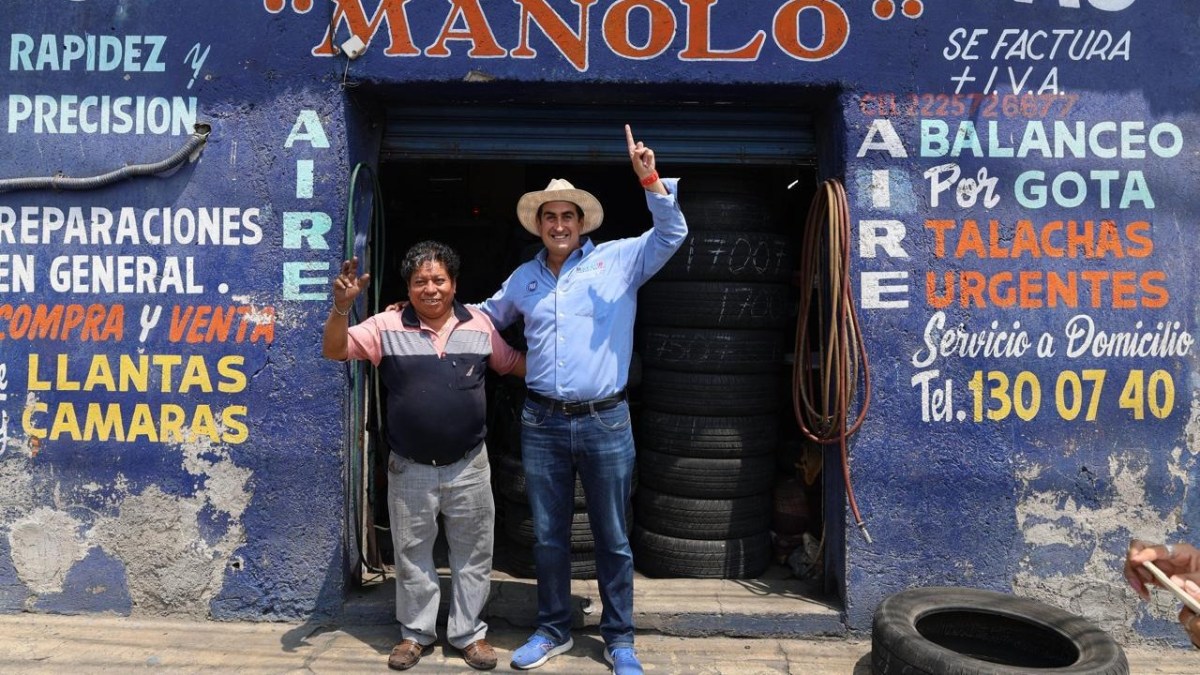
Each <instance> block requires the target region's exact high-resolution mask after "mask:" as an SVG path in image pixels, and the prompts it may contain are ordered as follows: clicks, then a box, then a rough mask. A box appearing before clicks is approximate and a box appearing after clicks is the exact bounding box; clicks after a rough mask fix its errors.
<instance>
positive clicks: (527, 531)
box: [504, 501, 596, 551]
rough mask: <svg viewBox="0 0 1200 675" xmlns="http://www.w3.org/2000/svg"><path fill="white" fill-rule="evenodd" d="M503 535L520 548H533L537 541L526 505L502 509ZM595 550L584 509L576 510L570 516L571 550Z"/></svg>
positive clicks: (521, 504) (518, 504) (513, 505)
mask: <svg viewBox="0 0 1200 675" xmlns="http://www.w3.org/2000/svg"><path fill="white" fill-rule="evenodd" d="M504 534H505V535H507V536H508V538H509V539H510V540H512V541H513V542H515V543H517V544H520V545H521V546H533V544H534V542H535V541H537V537H536V535H534V533H533V513H532V512H530V510H529V505H528V504H523V503H521V502H511V501H510V502H507V503H506V504H505V509H504ZM594 548H596V540H595V539H594V538H592V526H591V524H590V522H589V521H588V513H587V511H586V510H585V509H576V511H575V513H573V514H572V516H571V550H572V551H591V550H593V549H594Z"/></svg>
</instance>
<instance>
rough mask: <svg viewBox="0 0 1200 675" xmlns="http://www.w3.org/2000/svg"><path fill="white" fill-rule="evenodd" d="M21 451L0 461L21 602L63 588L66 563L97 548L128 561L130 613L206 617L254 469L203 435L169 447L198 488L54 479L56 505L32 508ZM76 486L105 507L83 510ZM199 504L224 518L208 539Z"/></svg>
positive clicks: (240, 538)
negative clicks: (183, 491) (171, 490)
mask: <svg viewBox="0 0 1200 675" xmlns="http://www.w3.org/2000/svg"><path fill="white" fill-rule="evenodd" d="M24 450H25V452H21V451H20V449H18V452H10V453H9V455H8V457H6V458H5V459H4V460H3V461H0V504H4V505H5V506H4V508H3V510H2V511H0V514H2V516H3V520H2V521H0V527H3V529H4V530H6V533H7V540H8V544H9V550H10V551H11V558H12V564H13V567H14V569H15V571H16V574H17V577H18V578H19V579H20V580H21V582H22V583H23V584H24V585H25V586H26V588H27V590H28V593H29V595H28V597H27V598H26V600H25V607H26V609H30V610H33V609H36V606H37V602H38V600H39V598H40V597H42V596H45V595H48V594H54V593H61V592H62V591H63V590H64V589H63V582H64V580H65V579H66V578H67V575H68V573H69V572H70V571H71V569H72V567H73V566H74V565H75V564H77V563H79V562H80V561H82V560H84V558H85V557H86V556H87V555H88V552H89V551H90V550H92V549H93V548H100V549H102V550H103V551H104V552H105V553H107V554H108V555H110V556H112V557H114V558H116V559H117V560H119V561H120V562H121V563H122V564H123V565H124V568H125V584H126V586H127V588H128V591H129V595H130V597H131V598H132V600H133V605H132V613H133V614H134V615H165V614H170V615H177V616H187V617H194V618H205V617H207V616H208V615H209V602H210V601H211V600H212V598H213V597H214V596H215V595H216V593H217V592H218V591H219V590H220V588H221V585H222V583H223V579H224V576H225V574H226V569H227V564H226V563H227V562H228V561H229V559H230V557H231V556H232V555H233V554H234V552H235V551H236V550H237V548H238V547H239V546H240V545H242V544H243V543H244V542H245V531H244V529H243V527H242V525H241V518H242V516H243V514H244V513H245V511H246V509H247V507H248V506H249V504H250V499H251V497H252V493H251V490H250V482H251V474H250V471H248V470H247V469H244V468H242V467H239V466H237V465H235V464H234V463H233V461H232V460H231V459H230V457H229V452H228V450H227V449H225V448H222V447H219V446H214V445H211V444H209V443H206V442H193V443H185V444H181V445H178V446H175V447H174V448H171V451H172V452H177V453H178V454H179V459H180V465H181V468H182V469H183V470H184V471H185V472H186V474H187V476H189V477H190V478H191V479H192V480H193V481H194V486H195V491H194V493H192V494H190V495H188V496H178V495H171V494H167V493H166V492H164V491H163V490H162V489H161V488H159V487H158V486H156V485H149V486H147V487H146V488H145V489H143V490H142V491H141V492H139V493H136V494H135V493H132V492H131V489H130V487H129V482H128V481H127V480H126V479H125V478H124V477H123V476H119V477H118V479H117V480H116V481H115V482H114V485H113V486H112V488H111V489H110V490H102V489H101V488H100V486H98V485H96V484H95V483H87V484H84V485H82V486H79V487H78V488H71V487H70V486H69V485H68V484H66V483H65V482H64V481H62V480H60V479H59V478H56V477H52V478H50V479H49V480H50V483H51V484H52V489H51V492H52V494H53V495H54V499H53V504H52V505H47V506H36V507H35V506H34V504H35V503H36V500H35V498H34V487H33V484H34V478H33V471H34V470H36V469H35V467H34V465H33V462H32V459H33V456H32V454H31V453H29V452H28V449H27V448H25V449H24ZM51 473H53V471H52V472H51ZM76 492H77V493H78V494H86V493H95V492H104V496H103V501H105V502H106V503H107V504H108V506H109V508H106V509H104V511H103V512H96V511H94V510H92V509H90V508H87V507H81V506H80V504H79V503H78V502H76V501H75V500H73V499H72V497H71V495H72V493H76ZM205 507H208V509H210V510H212V511H214V512H216V513H218V514H222V515H223V516H225V517H227V518H228V525H227V527H226V528H225V531H224V533H223V535H222V536H220V538H219V539H217V540H216V541H213V542H209V541H206V538H205V536H203V535H202V533H201V531H200V526H199V521H200V518H201V511H202V509H205ZM76 513H80V514H84V515H83V516H76V515H74V514H76Z"/></svg>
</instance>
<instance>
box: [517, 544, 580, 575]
mask: <svg viewBox="0 0 1200 675" xmlns="http://www.w3.org/2000/svg"><path fill="white" fill-rule="evenodd" d="M498 567H499V568H500V569H501V570H503V571H505V572H508V573H509V574H511V575H513V576H516V577H521V578H523V579H536V578H537V570H536V566H535V565H534V564H533V549H532V548H530V547H528V546H522V545H520V544H517V543H510V544H509V546H507V547H506V549H505V552H504V555H503V557H502V559H501V561H500V565H498ZM571 578H572V579H595V578H596V558H595V556H594V554H593V552H592V551H572V552H571Z"/></svg>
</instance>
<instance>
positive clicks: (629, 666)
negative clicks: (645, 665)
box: [604, 647, 643, 675]
mask: <svg viewBox="0 0 1200 675" xmlns="http://www.w3.org/2000/svg"><path fill="white" fill-rule="evenodd" d="M604 660H605V661H608V663H609V665H611V666H612V669H613V675H642V672H643V671H642V662H641V661H638V657H637V654H636V653H634V651H633V647H617V648H616V649H609V648H608V647H605V648H604Z"/></svg>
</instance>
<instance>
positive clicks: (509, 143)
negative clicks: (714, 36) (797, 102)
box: [381, 102, 816, 166]
mask: <svg viewBox="0 0 1200 675" xmlns="http://www.w3.org/2000/svg"><path fill="white" fill-rule="evenodd" d="M386 109H387V120H386V128H385V132H384V138H383V147H382V153H381V154H382V157H381V159H383V160H384V161H397V160H412V159H442V160H506V161H533V162H544V161H546V160H547V159H552V160H553V161H554V162H560V163H561V162H597V161H599V162H609V161H622V160H623V158H624V147H623V145H624V144H623V142H622V135H621V127H622V125H623V124H625V123H628V124H630V125H631V126H632V127H633V129H634V133H635V134H636V135H637V137H638V138H646V139H652V140H653V145H654V148H655V150H656V151H657V152H659V153H660V154H662V155H663V156H669V157H671V159H672V161H673V162H680V163H688V164H725V165H729V164H741V165H763V166H767V165H796V164H805V165H811V164H813V163H814V161H815V156H816V137H815V134H814V132H813V122H812V116H811V115H810V114H809V113H807V112H803V111H800V110H797V109H795V108H786V107H769V106H763V107H747V106H742V105H733V104H705V105H703V106H701V105H695V104H691V105H685V104H681V105H679V106H675V107H671V108H668V107H666V106H646V105H641V104H639V105H637V106H633V107H622V106H600V105H591V106H576V105H571V106H559V105H553V104H542V105H524V104H523V105H515V104H510V105H496V104H486V105H479V104H473V103H464V104H457V105H433V106H429V105H410V104H407V103H405V104H401V103H396V102H392V103H389V104H387V106H386Z"/></svg>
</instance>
